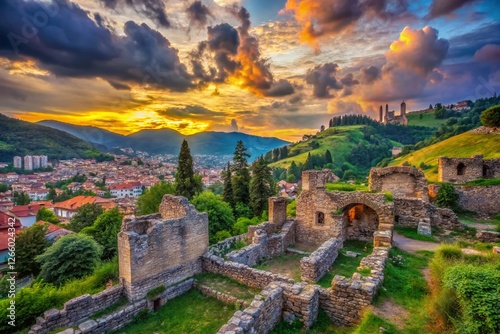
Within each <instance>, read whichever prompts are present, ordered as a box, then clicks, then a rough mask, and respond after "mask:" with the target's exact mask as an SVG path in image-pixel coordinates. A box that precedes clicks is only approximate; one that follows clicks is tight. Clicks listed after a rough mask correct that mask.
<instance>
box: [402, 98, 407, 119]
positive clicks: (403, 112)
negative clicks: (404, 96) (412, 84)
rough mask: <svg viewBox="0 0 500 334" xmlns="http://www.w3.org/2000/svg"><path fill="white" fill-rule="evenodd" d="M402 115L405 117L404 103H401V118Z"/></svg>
mask: <svg viewBox="0 0 500 334" xmlns="http://www.w3.org/2000/svg"><path fill="white" fill-rule="evenodd" d="M403 115H406V103H405V101H403V103H401V116H403Z"/></svg>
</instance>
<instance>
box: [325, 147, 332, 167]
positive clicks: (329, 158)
mask: <svg viewBox="0 0 500 334" xmlns="http://www.w3.org/2000/svg"><path fill="white" fill-rule="evenodd" d="M325 163H327V164H331V163H333V159H332V154H331V153H330V150H326V152H325Z"/></svg>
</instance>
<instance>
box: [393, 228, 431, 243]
mask: <svg viewBox="0 0 500 334" xmlns="http://www.w3.org/2000/svg"><path fill="white" fill-rule="evenodd" d="M394 231H396V232H398V233H399V234H401V235H403V236H405V237H407V238H409V239H414V240H420V241H430V242H437V240H436V238H435V237H433V236H430V237H429V236H427V235H421V234H418V233H417V229H416V228H414V227H404V226H396V227H394Z"/></svg>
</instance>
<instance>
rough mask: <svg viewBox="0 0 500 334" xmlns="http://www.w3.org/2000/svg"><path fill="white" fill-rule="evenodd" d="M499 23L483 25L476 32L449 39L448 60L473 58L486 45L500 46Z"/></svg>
mask: <svg viewBox="0 0 500 334" xmlns="http://www.w3.org/2000/svg"><path fill="white" fill-rule="evenodd" d="M499 31H500V23H492V24H488V25H484V26H482V27H480V28H478V29H476V30H473V31H471V32H467V33H465V34H462V35H458V36H455V37H452V38H450V51H449V54H448V59H449V60H455V59H457V58H462V57H464V58H468V57H472V56H474V54H475V53H476V51H477V50H479V49H480V48H482V47H484V46H485V45H488V44H500V34H499V33H498V32H499Z"/></svg>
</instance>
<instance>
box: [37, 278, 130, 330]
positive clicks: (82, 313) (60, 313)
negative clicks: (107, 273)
mask: <svg viewBox="0 0 500 334" xmlns="http://www.w3.org/2000/svg"><path fill="white" fill-rule="evenodd" d="M123 293H124V289H123V286H122V285H121V284H120V285H116V286H114V287H112V288H109V289H106V290H104V291H102V292H99V293H96V294H95V295H92V296H91V295H88V294H86V295H83V296H80V297H76V298H73V299H71V300H69V301H67V302H66V303H64V307H63V308H62V310H58V309H55V308H54V309H50V310H47V311H45V312H44V314H43V316H42V317H40V318H38V319H37V324H36V325H34V326H33V327H32V328H31V330H30V331H29V333H30V334H46V333H48V332H50V331H51V330H52V329H54V328H58V327H67V326H72V325H73V324H75V323H77V322H78V321H80V320H81V319H84V318H87V317H89V316H91V315H92V314H94V313H96V312H98V311H100V310H103V309H105V308H107V307H109V306H111V305H113V304H114V303H116V302H117V301H118V300H119V299H120V298H121V297H122V296H123V295H124V294H123Z"/></svg>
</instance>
